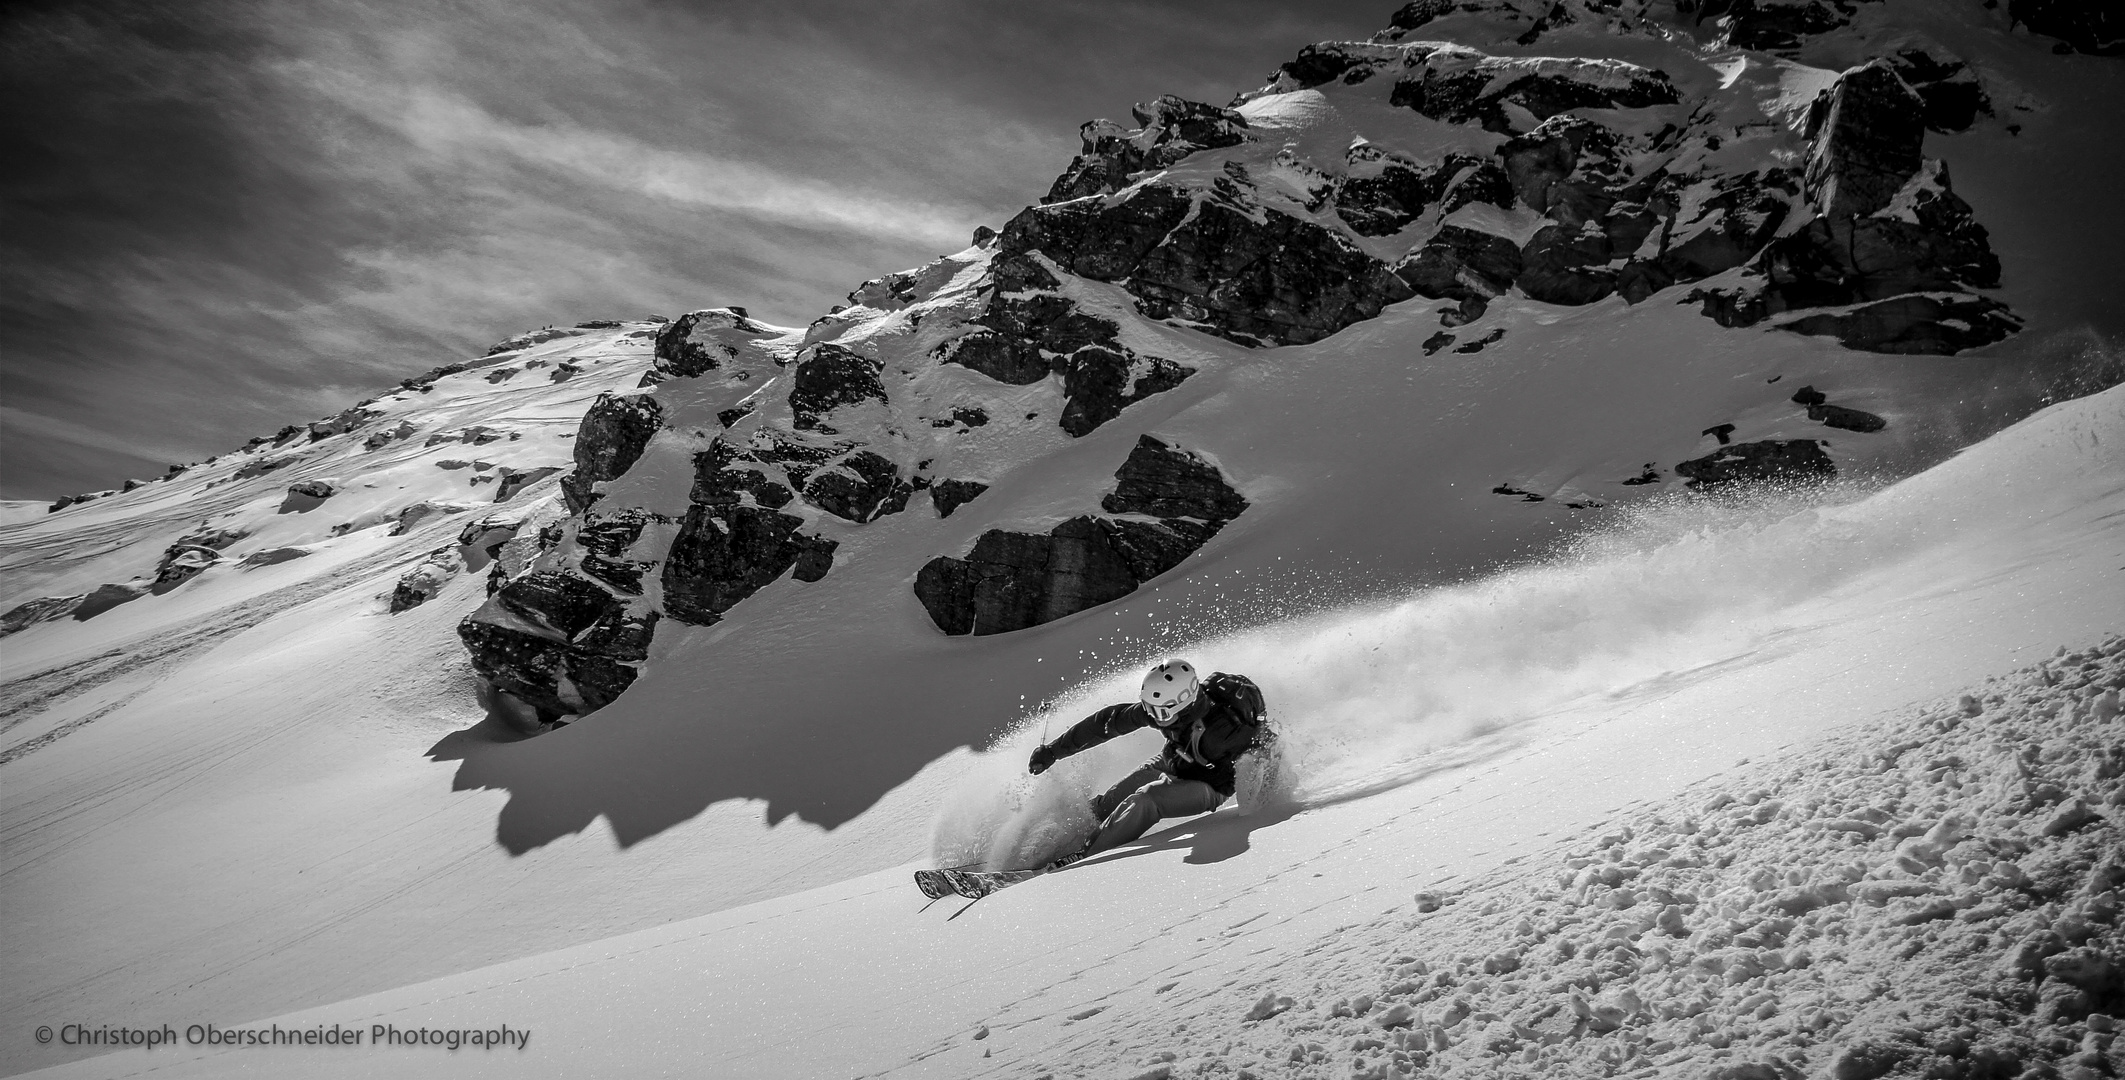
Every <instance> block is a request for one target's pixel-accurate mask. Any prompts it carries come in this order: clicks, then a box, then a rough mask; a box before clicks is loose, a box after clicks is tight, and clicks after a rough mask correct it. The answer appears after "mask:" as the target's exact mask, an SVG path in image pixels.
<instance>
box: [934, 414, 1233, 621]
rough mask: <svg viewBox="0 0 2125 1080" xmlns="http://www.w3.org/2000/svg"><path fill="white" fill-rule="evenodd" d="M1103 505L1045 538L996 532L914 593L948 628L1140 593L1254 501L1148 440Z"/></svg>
mask: <svg viewBox="0 0 2125 1080" xmlns="http://www.w3.org/2000/svg"><path fill="white" fill-rule="evenodd" d="M1115 479H1116V481H1117V482H1116V485H1115V489H1114V491H1113V492H1112V493H1110V494H1108V495H1107V496H1106V498H1105V499H1103V500H1102V501H1101V509H1103V510H1105V511H1106V512H1107V513H1109V514H1115V515H1128V516H1120V517H1098V516H1091V515H1087V516H1083V517H1075V518H1071V519H1070V520H1068V521H1065V522H1063V523H1062V524H1060V525H1057V526H1056V527H1054V528H1053V529H1050V530H1049V531H1048V532H1046V533H1045V534H1032V533H1014V532H1007V531H1004V530H1002V529H991V530H989V531H988V532H985V533H983V534H982V535H981V537H980V538H979V539H977V540H976V541H975V542H974V548H973V550H972V551H969V552H968V553H967V555H966V556H965V557H964V558H951V557H942V556H941V557H939V558H936V559H932V560H930V561H929V563H927V564H925V565H924V566H923V568H922V570H921V572H920V573H918V574H917V575H916V578H915V596H916V598H917V599H919V600H921V601H922V606H923V609H924V610H926V611H928V612H929V614H930V619H931V621H932V622H934V623H936V624H937V628H938V629H939V630H942V631H944V632H945V633H947V634H1001V633H1006V632H1008V631H1012V630H1023V629H1025V628H1026V627H1029V626H1038V625H1040V624H1041V623H1045V622H1052V621H1054V620H1056V619H1060V618H1062V617H1063V616H1065V615H1072V614H1075V613H1077V612H1080V611H1084V610H1087V609H1089V608H1094V607H1098V606H1100V605H1101V604H1106V603H1111V602H1112V601H1114V600H1118V599H1120V598H1121V597H1124V596H1127V595H1128V594H1130V593H1131V592H1134V591H1136V588H1137V587H1138V586H1139V585H1142V584H1143V583H1144V582H1146V581H1149V580H1151V579H1152V578H1154V577H1157V576H1158V575H1160V574H1163V573H1165V572H1166V571H1168V570H1171V569H1172V568H1173V567H1175V566H1178V565H1179V564H1180V562H1181V560H1183V559H1185V558H1187V557H1188V556H1189V555H1190V554H1193V553H1194V552H1195V551H1196V550H1197V549H1199V548H1201V547H1202V546H1203V545H1204V544H1205V543H1208V542H1209V540H1210V538H1211V537H1213V536H1215V535H1217V533H1218V531H1219V530H1220V529H1222V528H1224V526H1225V523H1226V522H1229V521H1231V520H1232V519H1233V518H1235V517H1237V516H1239V514H1240V513H1241V512H1242V511H1244V510H1245V509H1246V508H1247V500H1246V499H1245V498H1243V497H1242V496H1241V495H1240V494H1239V492H1237V491H1234V490H1233V489H1232V487H1231V485H1230V484H1228V483H1226V481H1225V479H1224V477H1223V475H1222V474H1220V473H1219V471H1218V469H1217V467H1216V466H1215V465H1213V464H1211V463H1210V462H1208V461H1206V460H1205V459H1203V458H1202V457H1201V456H1199V455H1196V454H1193V453H1190V452H1188V451H1186V450H1182V449H1179V448H1177V447H1174V446H1171V445H1169V444H1167V443H1165V442H1162V441H1160V440H1158V439H1155V438H1153V437H1151V436H1149V435H1146V436H1143V437H1141V438H1140V439H1139V440H1138V442H1137V445H1136V449H1134V450H1133V451H1131V452H1130V454H1129V458H1128V460H1127V461H1125V462H1123V463H1122V467H1121V470H1120V471H1119V472H1117V473H1115Z"/></svg>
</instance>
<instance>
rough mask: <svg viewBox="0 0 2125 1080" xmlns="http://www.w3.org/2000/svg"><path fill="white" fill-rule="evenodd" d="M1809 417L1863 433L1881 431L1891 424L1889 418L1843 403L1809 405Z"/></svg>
mask: <svg viewBox="0 0 2125 1080" xmlns="http://www.w3.org/2000/svg"><path fill="white" fill-rule="evenodd" d="M1808 419H1810V420H1814V421H1817V422H1818V423H1821V424H1822V425H1823V426H1825V427H1834V428H1838V429H1840V430H1844V431H1857V432H1861V433H1863V434H1864V433H1867V432H1874V431H1880V430H1881V429H1883V428H1885V427H1888V426H1889V422H1888V421H1887V420H1884V419H1882V418H1881V417H1879V416H1876V415H1874V414H1873V413H1870V412H1861V411H1860V410H1858V409H1848V408H1845V407H1844V406H1842V405H1823V404H1815V405H1810V406H1808Z"/></svg>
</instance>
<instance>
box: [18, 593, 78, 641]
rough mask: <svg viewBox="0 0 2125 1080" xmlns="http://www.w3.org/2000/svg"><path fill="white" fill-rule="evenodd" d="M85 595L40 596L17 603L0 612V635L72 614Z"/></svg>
mask: <svg viewBox="0 0 2125 1080" xmlns="http://www.w3.org/2000/svg"><path fill="white" fill-rule="evenodd" d="M87 596H88V594H87V593H75V594H74V595H72V596H40V597H38V598H37V599H35V600H31V601H30V602H28V603H26V604H17V605H15V606H14V607H11V608H9V609H7V611H6V612H5V613H0V637H6V636H8V635H9V634H13V633H16V632H19V631H22V630H27V629H29V628H30V627H32V626H35V625H36V624H38V623H41V622H50V621H51V620H53V619H63V618H65V617H67V616H68V615H71V614H73V613H74V609H75V608H77V607H80V606H81V601H82V600H83V599H85V598H86V597H87Z"/></svg>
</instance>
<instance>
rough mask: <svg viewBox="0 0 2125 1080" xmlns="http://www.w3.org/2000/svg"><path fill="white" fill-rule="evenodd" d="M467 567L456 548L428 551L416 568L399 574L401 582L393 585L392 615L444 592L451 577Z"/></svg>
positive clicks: (414, 606)
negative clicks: (444, 587)
mask: <svg viewBox="0 0 2125 1080" xmlns="http://www.w3.org/2000/svg"><path fill="white" fill-rule="evenodd" d="M464 565H465V564H464V562H463V561H462V560H461V559H459V558H458V554H457V550H456V549H455V548H447V547H446V548H438V549H436V550H435V551H431V552H429V553H428V556H427V557H426V558H424V559H422V560H421V561H420V562H419V563H417V564H415V566H414V567H413V569H411V570H408V571H406V572H405V573H403V574H400V575H399V578H398V582H397V583H396V584H394V585H393V586H392V588H391V601H390V607H391V614H393V615H397V614H399V613H401V612H404V611H410V610H412V609H414V608H417V607H419V606H421V605H422V604H425V603H427V602H428V601H429V600H430V599H432V598H434V596H435V594H436V593H439V592H441V591H443V586H444V585H446V584H448V583H449V581H450V579H451V577H453V576H455V575H456V574H457V572H458V571H459V570H461V569H463V568H464Z"/></svg>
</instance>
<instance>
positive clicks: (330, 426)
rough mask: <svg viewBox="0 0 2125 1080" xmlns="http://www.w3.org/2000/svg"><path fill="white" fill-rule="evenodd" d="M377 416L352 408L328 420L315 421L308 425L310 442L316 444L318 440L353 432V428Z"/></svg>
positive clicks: (376, 414) (364, 410)
mask: <svg viewBox="0 0 2125 1080" xmlns="http://www.w3.org/2000/svg"><path fill="white" fill-rule="evenodd" d="M379 415H380V414H378V413H372V412H370V411H368V410H366V409H361V408H354V409H348V410H347V411H345V412H343V413H340V414H339V415H338V416H334V417H332V418H330V419H326V420H319V421H316V422H314V423H312V424H310V441H311V442H316V441H317V440H319V439H327V438H331V437H332V436H334V435H341V434H344V433H346V432H349V431H353V430H354V429H355V428H358V427H360V426H362V425H363V424H366V423H368V422H369V421H371V420H374V419H376V418H377V416H379Z"/></svg>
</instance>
